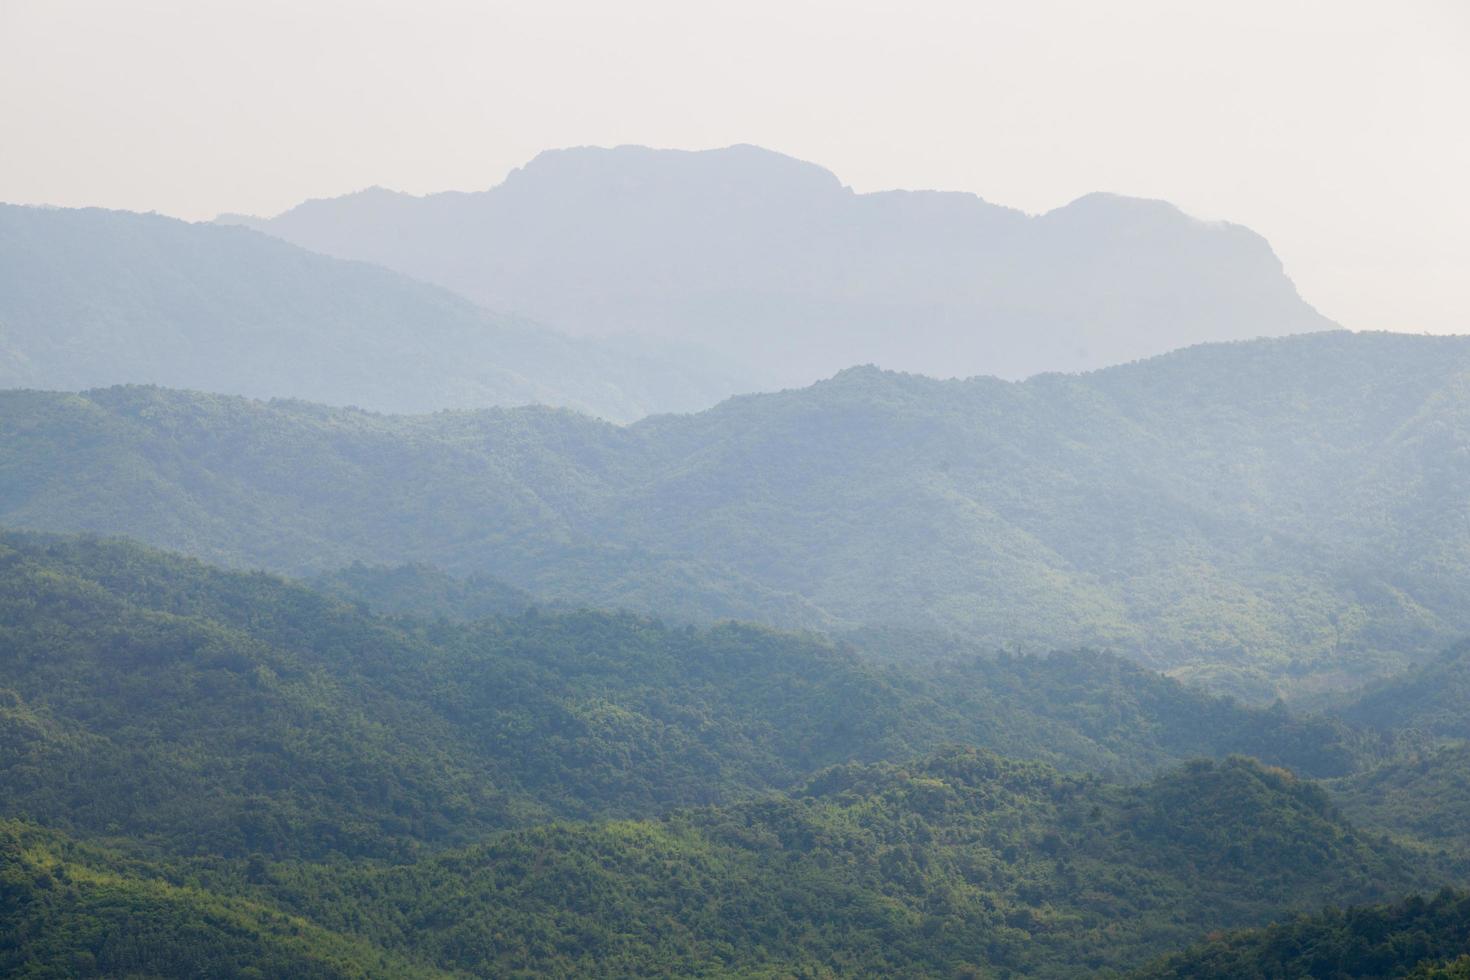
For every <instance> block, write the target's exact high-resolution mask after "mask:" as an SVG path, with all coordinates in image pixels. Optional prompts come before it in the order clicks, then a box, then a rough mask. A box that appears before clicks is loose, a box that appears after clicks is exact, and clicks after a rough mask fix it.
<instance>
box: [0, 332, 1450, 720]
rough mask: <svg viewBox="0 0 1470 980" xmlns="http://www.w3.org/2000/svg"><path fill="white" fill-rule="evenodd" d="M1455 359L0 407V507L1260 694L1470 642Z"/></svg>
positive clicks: (1313, 360) (225, 549)
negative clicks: (1023, 653) (603, 395)
mask: <svg viewBox="0 0 1470 980" xmlns="http://www.w3.org/2000/svg"><path fill="white" fill-rule="evenodd" d="M1467 372H1470V340H1467V339H1465V338H1436V337H1414V336H1406V335H1392V334H1350V333H1347V332H1328V333H1323V334H1317V335H1312V336H1304V337H1297V338H1288V339H1283V340H1271V341H1252V342H1243V343H1234V344H1225V345H1214V346H1203V347H1198V348H1193V349H1190V350H1186V351H1181V352H1178V353H1176V354H1172V355H1168V356H1165V357H1161V358H1156V359H1153V360H1149V361H1145V362H1142V363H1139V364H1135V365H1128V366H1124V367H1120V368H1114V369H1110V370H1107V371H1101V372H1097V373H1095V374H1090V375H1084V376H1079V377H1072V376H1058V375H1048V376H1043V377H1038V378H1035V379H1032V380H1031V381H1028V382H1025V383H1012V382H1003V381H999V380H995V379H974V380H970V381H948V382H945V381H936V380H933V379H928V378H922V377H917V376H912V375H900V374H894V373H885V372H881V371H878V370H876V369H872V368H863V369H854V370H850V371H846V372H843V373H842V374H840V375H838V376H837V377H835V378H833V379H831V380H829V381H826V382H823V383H821V384H818V385H815V386H813V387H811V388H807V389H802V390H798V391H789V392H783V393H779V394H771V395H754V396H746V397H741V398H736V399H733V400H731V401H729V402H726V403H724V404H723V405H721V406H719V407H718V408H716V409H713V410H710V411H707V412H704V413H700V414H696V415H689V416H665V417H659V418H653V419H648V420H645V421H643V422H640V423H638V424H635V425H632V426H629V427H618V426H613V425H608V424H606V423H600V422H596V421H594V420H591V419H588V418H585V417H583V416H579V415H576V414H574V413H571V412H564V411H563V412H557V411H550V410H546V409H524V410H511V411H507V410H496V411H484V412H478V413H455V414H441V415H436V416H420V417H385V416H375V415H370V414H365V413H361V412H354V411H345V410H334V409H328V408H323V407H320V406H314V405H305V404H281V403H276V404H263V403H260V402H251V401H246V400H242V399H234V398H224V397H219V396H212V395H195V394H188V393H182V392H174V391H166V390H158V389H147V388H115V389H108V390H99V391H93V392H89V393H86V394H84V395H79V396H76V395H60V394H47V393H27V392H7V393H4V394H0V427H3V428H0V435H3V439H0V475H3V477H4V478H3V480H0V521H3V522H5V523H6V524H9V525H11V526H20V527H33V528H39V529H46V530H64V531H76V530H91V531H102V532H107V533H124V534H128V535H132V536H135V537H137V538H139V539H141V540H143V541H147V542H149V543H153V544H156V545H161V546H166V547H171V548H178V549H183V550H186V551H189V552H191V553H194V554H196V555H200V556H202V557H205V558H208V559H210V560H222V561H227V562H230V563H234V564H243V565H248V566H257V565H264V566H266V567H269V568H274V569H279V570H282V571H287V572H293V573H307V572H321V571H327V570H330V569H332V568H335V567H338V566H341V565H346V564H348V563H350V562H352V561H355V560H363V561H371V562H388V563H397V562H405V561H419V562H428V563H430V564H433V565H437V566H440V567H442V568H445V569H447V570H449V571H452V572H455V573H457V574H468V573H481V574H490V575H493V576H495V577H497V578H500V579H503V580H505V581H507V582H508V583H510V584H511V585H513V586H517V587H521V588H524V589H528V590H529V591H530V592H532V593H534V594H537V595H540V596H543V597H546V598H549V599H555V600H562V601H567V602H572V603H585V604H589V605H593V606H604V607H607V606H612V607H616V606H626V607H630V608H633V609H637V610H640V611H646V612H652V613H658V614H661V615H667V616H672V617H676V618H683V619H692V620H696V621H698V620H711V619H718V618H722V617H736V618H744V619H755V620H758V621H761V622H765V623H770V624H774V625H778V626H788V627H789V626H802V627H816V628H821V629H832V630H839V631H840V630H846V629H853V628H857V627H863V626H901V627H905V628H909V629H921V630H937V631H940V632H943V633H958V634H961V635H964V636H967V637H970V638H973V639H976V640H979V641H982V642H983V643H986V644H992V645H1012V644H1019V645H1021V646H1023V647H1024V648H1027V649H1034V650H1045V649H1051V648H1055V647H1073V646H1077V645H1091V646H1101V647H1106V648H1111V649H1115V650H1118V651H1119V652H1122V653H1125V654H1127V655H1129V656H1132V657H1135V658H1138V659H1140V660H1142V661H1144V662H1146V663H1149V664H1152V665H1155V666H1158V667H1162V668H1168V669H1172V670H1175V671H1180V672H1182V673H1183V674H1184V675H1186V676H1189V677H1191V678H1194V679H1196V680H1200V681H1204V682H1207V683H1210V684H1212V685H1215V686H1216V687H1217V688H1220V689H1224V690H1232V691H1239V692H1242V693H1245V694H1248V695H1250V696H1252V697H1269V696H1272V695H1273V694H1274V693H1277V692H1287V691H1292V690H1305V691H1309V690H1313V689H1317V688H1323V687H1325V688H1333V687H1338V686H1345V685H1351V684H1353V683H1361V682H1362V681H1364V680H1367V679H1369V678H1372V677H1373V676H1376V675H1379V674H1382V673H1385V672H1387V671H1390V670H1392V669H1395V668H1397V667H1401V666H1403V665H1405V664H1407V663H1409V662H1411V661H1412V660H1414V659H1415V658H1417V657H1422V656H1425V655H1427V654H1429V653H1430V652H1432V651H1433V650H1434V649H1436V648H1437V647H1440V646H1443V645H1446V644H1448V643H1449V642H1450V641H1451V640H1453V639H1454V638H1456V637H1457V636H1458V635H1461V634H1463V633H1464V632H1467V631H1470V618H1467V614H1466V609H1465V605H1464V603H1463V602H1462V601H1461V599H1462V597H1463V595H1464V594H1465V591H1466V590H1467V589H1470V559H1467V555H1470V519H1467V517H1466V512H1465V501H1466V500H1467V499H1470V466H1467V465H1466V458H1467V457H1466V454H1465V453H1464V452H1463V451H1462V448H1461V447H1463V445H1464V444H1465V441H1466V438H1467V436H1466V432H1467V428H1466V424H1467V423H1466V419H1467V411H1470V400H1467V399H1466V397H1465V395H1464V379H1465V377H1466V376H1467Z"/></svg>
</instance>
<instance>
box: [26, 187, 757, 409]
mask: <svg viewBox="0 0 1470 980" xmlns="http://www.w3.org/2000/svg"><path fill="white" fill-rule="evenodd" d="M746 382H747V379H744V378H741V377H739V376H735V375H731V374H730V373H729V372H727V371H726V370H725V368H723V367H722V366H719V365H717V364H716V363H715V361H714V359H713V358H711V357H709V356H707V355H700V354H697V353H696V352H694V351H693V350H688V349H682V348H678V347H676V346H673V345H671V344H668V343H662V342H655V341H648V340H636V339H631V338H623V339H612V338H607V339H601V340H585V339H584V340H577V339H573V338H569V337H565V336H562V335H560V334H558V333H555V332H553V331H551V330H548V329H546V328H544V327H541V326H537V325H535V324H533V323H529V322H526V321H522V320H517V319H514V318H510V317H505V316H499V315H495V314H490V313H487V312H485V311H483V310H481V309H478V308H476V307H475V306H473V305H472V304H470V303H468V302H466V301H465V300H463V299H461V298H460V297H458V296H455V295H453V294H451V293H449V292H447V291H445V290H443V289H439V288H437V287H433V286H428V285H425V284H423V283H419V282H414V281H412V280H409V279H406V278H404V277H403V276H401V275H398V274H396V273H392V272H389V271H387V270H385V269H380V268H376V267H373V266H368V265H364V264H362V263H354V262H343V261H340V260H336V259H330V258H326V257H324V256H320V255H315V254H312V253H309V252H306V251H304V250H302V249H299V248H295V247H293V246H290V245H287V244H284V243H282V242H281V241H279V240H277V239H274V238H271V237H268V236H265V235H259V234H255V233H252V232H249V231H247V230H245V229H242V228H225V227H220V226H211V225H193V224H187V223H185V222H182V221H174V220H172V219H169V218H164V217H160V216H157V215H142V214H129V213H126V212H117V211H101V210H96V209H88V210H75V211H74V210H61V209H51V208H26V207H14V206H8V205H0V386H3V387H12V388H13V387H32V388H59V389H82V388H91V387H95V386H99V385H110V384H119V383H155V384H164V385H171V386H174V387H180V388H197V389H203V390H207V391H217V392H225V393H231V394H245V395H252V396H256V397H292V398H306V399H311V400H313V401H320V402H327V403H330V404H335V405H359V406H362V407H365V408H371V409H377V410H381V411H400V412H402V411H408V412H424V411H433V410H436V409H441V408H478V407H483V406H487V405H524V404H529V403H538V402H539V403H545V404H554V405H563V406H567V407H571V408H576V409H578V410H581V411H586V412H591V413H593V414H595V415H602V416H605V417H608V418H611V419H615V420H620V421H627V420H630V419H634V418H638V417H640V416H643V415H646V414H648V413H649V412H657V411H674V410H689V409H695V408H704V407H707V406H708V405H712V404H714V403H715V402H716V401H718V400H719V399H720V398H723V397H726V396H727V395H730V394H732V393H734V392H735V391H737V390H748V387H749V385H748V384H747V383H746Z"/></svg>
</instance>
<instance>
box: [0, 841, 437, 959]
mask: <svg viewBox="0 0 1470 980" xmlns="http://www.w3.org/2000/svg"><path fill="white" fill-rule="evenodd" d="M180 877H181V876H180V875H179V874H178V872H177V871H176V870H174V869H171V868H168V867H160V866H157V865H151V864H146V863H143V862H140V861H137V860H132V859H127V858H124V857H121V856H119V855H116V854H113V853H110V852H108V851H106V850H105V849H102V848H98V847H95V846H91V845H87V844H82V843H79V842H78V841H76V840H73V839H70V838H68V837H66V836H65V835H62V834H58V833H56V832H54V831H50V830H46V829H44V828H40V827H36V826H34V825H30V824H27V823H24V822H21V821H11V820H0V974H3V975H5V976H7V977H27V978H31V977H35V978H52V977H56V978H61V977H240V978H259V977H300V978H302V980H336V978H343V980H346V978H350V977H390V976H391V977H432V976H443V974H441V973H439V972H438V971H435V970H431V969H427V968H424V967H422V966H419V965H418V964H416V963H413V962H412V961H410V960H407V959H404V958H401V957H399V956H396V955H393V954H390V953H387V952H386V951H384V950H383V949H381V948H379V947H376V946H374V945H373V944H372V942H370V941H369V940H366V939H363V938H360V937H349V936H344V935H339V934H334V933H331V932H329V931H327V930H325V929H323V928H321V927H320V926H317V925H314V924H312V923H310V922H307V921H305V920H304V919H302V918H301V917H299V916H290V915H286V914H285V913H283V912H282V911H281V910H280V909H279V908H277V907H275V906H273V905H271V904H270V903H268V902H262V901H260V900H258V899H255V900H252V899H250V898H243V897H240V896H238V895H229V894H218V893H214V892H211V891H209V890H206V889H202V888H200V887H198V886H197V885H196V884H193V883H186V882H183V881H181V880H180Z"/></svg>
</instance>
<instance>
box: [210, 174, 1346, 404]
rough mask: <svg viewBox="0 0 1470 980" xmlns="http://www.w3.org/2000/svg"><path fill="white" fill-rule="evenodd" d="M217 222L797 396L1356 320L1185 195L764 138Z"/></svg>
mask: <svg viewBox="0 0 1470 980" xmlns="http://www.w3.org/2000/svg"><path fill="white" fill-rule="evenodd" d="M219 220H220V221H221V222H225V223H233V224H247V225H249V226H250V227H253V228H257V229H260V230H262V231H266V232H268V233H270V234H272V235H276V236H278V237H280V238H283V239H285V240H287V241H291V242H294V243H296V244H298V245H302V246H304V247H306V248H309V249H311V250H313V251H317V252H321V253H323V254H327V255H334V256H338V257H341V258H351V259H361V260H365V261H368V262H373V263H376V264H378V265H382V266H385V267H387V268H390V269H396V270H398V271H400V272H403V273H406V274H408V275H410V276H413V277H414V278H417V279H421V280H423V281H425V282H432V283H436V284H438V285H441V286H445V287H447V288H449V289H452V290H454V291H455V292H457V293H459V294H461V295H463V296H466V297H469V298H470V299H472V300H475V301H476V302H478V303H481V304H482V305H484V306H486V307H487V308H490V309H495V310H505V311H509V312H512V313H515V314H518V315H523V316H527V317H531V318H534V319H536V320H540V321H543V322H546V323H551V324H555V325H556V326H557V327H558V328H560V329H562V330H565V331H567V332H568V333H572V334H576V335H582V336H606V335H621V334H627V333H638V334H644V335H653V336H657V337H662V338H666V339H675V340H678V341H681V342H684V343H695V344H699V345H701V346H703V347H707V348H709V349H711V350H714V351H717V352H719V353H720V354H721V355H722V357H724V358H725V359H727V361H728V362H729V363H731V364H737V365H741V366H742V367H743V368H744V369H746V370H748V371H749V372H750V375H751V377H753V378H757V377H759V378H769V379H770V380H772V381H774V382H775V383H777V384H779V385H788V386H800V385H806V384H809V383H811V382H812V381H815V380H817V379H818V378H822V377H826V376H828V375H830V374H832V373H833V372H835V371H838V370H840V369H842V368H846V367H849V366H851V365H853V364H862V363H874V364H877V365H879V366H881V367H885V368H890V369H894V370H901V371H912V372H918V373H923V374H929V375H934V376H938V377H966V376H971V375H995V376H999V377H1003V378H1009V379H1020V378H1024V377H1028V376H1030V375H1032V374H1036V373H1039V372H1044V371H1077V370H1088V369H1092V368H1099V367H1105V366H1108V365H1111V364H1118V363H1123V362H1126V361H1130V360H1134V359H1137V358H1141V357H1147V356H1151V355H1154V354H1162V353H1164V352H1165V351H1168V350H1172V349H1174V348H1177V347H1184V346H1187V345H1190V344H1194V343H1199V342H1203V341H1224V340H1234V339H1244V338H1252V337H1258V336H1276V335H1282V334H1290V333H1301V332H1309V331H1317V330H1323V329H1328V328H1330V327H1332V326H1334V324H1332V323H1331V321H1329V320H1327V319H1326V318H1325V317H1323V316H1321V315H1320V314H1318V313H1317V312H1316V311H1315V310H1313V309H1312V308H1311V307H1310V306H1309V305H1308V304H1307V303H1305V302H1304V301H1303V300H1302V299H1301V297H1300V296H1299V295H1298V294H1297V291H1296V289H1295V287H1294V286H1293V285H1292V283H1291V281H1290V280H1289V279H1288V278H1287V276H1286V274H1285V273H1284V272H1283V270H1282V267H1281V263H1280V261H1279V260H1278V259H1277V257H1276V256H1275V254H1274V253H1273V252H1272V250H1271V248H1270V246H1269V245H1268V244H1267V243H1266V241H1265V240H1264V239H1262V238H1261V237H1260V236H1259V235H1257V234H1255V233H1254V232H1251V231H1250V230H1248V229H1246V228H1243V227H1241V226H1239V225H1232V224H1228V223H1224V222H1205V221H1200V220H1197V219H1194V218H1191V217H1189V216H1188V215H1186V214H1184V213H1183V212H1181V211H1180V210H1178V209H1177V208H1175V207H1174V206H1172V205H1170V204H1167V203H1165V202H1163V201H1154V200H1141V199H1137V198H1127V197H1121V196H1118V195H1113V194H1091V195H1088V196H1086V197H1082V198H1080V199H1078V200H1076V201H1073V202H1072V203H1070V204H1068V205H1066V206H1064V207H1060V208H1057V209H1055V210H1053V211H1049V212H1047V213H1045V214H1042V215H1037V216H1032V215H1027V214H1024V213H1022V212H1020V211H1016V210H1014V209H1011V208H1006V207H1001V206H998V205H994V204H990V203H988V202H986V201H984V200H982V199H981V198H979V197H976V196H975V195H973V194H965V193H952V192H937V191H886V192H880V193H863V194H859V193H856V192H854V191H853V190H852V189H851V188H849V187H845V186H843V184H842V183H841V181H840V180H839V179H838V178H837V177H836V176H835V175H834V174H832V173H831V172H830V171H827V170H824V169H822V168H821V167H818V166H816V165H813V164H810V163H805V162H802V161H799V160H795V159H792V158H791V157H787V156H783V155H781V154H779V153H773V152H771V151H768V150H763V149H760V148H758V147H754V146H731V147H727V148H725V149H721V150H708V151H702V152H687V151H675V150H655V149H649V148H647V147H638V146H620V147H616V148H612V149H602V148H595V147H580V148H574V149H565V150H553V151H548V152H545V153H542V154H541V155H539V156H538V157H536V158H535V159H534V160H532V161H531V162H530V163H528V164H527V165H526V166H524V167H522V168H520V169H518V170H515V171H513V172H512V173H511V174H510V176H509V177H507V178H506V180H505V181H504V182H503V183H501V184H500V185H498V186H495V187H492V188H490V189H489V190H483V191H472V192H457V191H456V192H445V193H439V194H430V195H427V196H424V197H414V196H412V195H408V194H402V193H395V192H392V191H388V190H384V189H381V188H374V189H371V190H367V191H362V192H359V193H356V194H349V195H346V196H344V197H339V198H334V199H329V200H314V201H308V202H306V203H304V204H301V205H299V206H298V207H295V208H293V209H291V210H289V211H287V212H285V213H284V214H280V215H278V216H276V217H274V218H270V219H257V218H251V217H247V216H242V215H224V216H221V218H220V219H219Z"/></svg>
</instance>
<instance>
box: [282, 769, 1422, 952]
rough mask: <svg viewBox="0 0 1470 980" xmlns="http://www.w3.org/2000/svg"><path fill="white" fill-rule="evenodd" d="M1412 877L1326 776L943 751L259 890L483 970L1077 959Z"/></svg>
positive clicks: (286, 868) (328, 922)
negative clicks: (1342, 814)
mask: <svg viewBox="0 0 1470 980" xmlns="http://www.w3.org/2000/svg"><path fill="white" fill-rule="evenodd" d="M1421 881H1422V878H1421V876H1420V872H1419V871H1418V870H1417V869H1416V868H1415V867H1414V866H1413V863H1412V862H1411V861H1410V859H1409V858H1408V856H1407V855H1405V854H1403V853H1400V852H1398V851H1396V850H1395V849H1394V848H1392V847H1389V846H1381V845H1374V844H1371V843H1370V842H1369V841H1367V840H1366V839H1363V838H1361V837H1360V836H1358V835H1357V834H1355V833H1354V832H1353V831H1352V829H1351V828H1350V827H1348V826H1347V825H1345V824H1343V823H1342V822H1341V821H1340V819H1338V818H1337V817H1336V816H1335V814H1334V813H1333V812H1332V810H1331V807H1330V806H1329V804H1328V803H1327V800H1326V797H1325V795H1324V794H1323V793H1322V792H1321V791H1320V790H1319V789H1317V788H1316V787H1315V786H1311V785H1308V784H1305V783H1301V782H1298V781H1296V780H1294V779H1293V778H1292V777H1290V776H1289V775H1286V774H1283V773H1280V772H1273V771H1271V770H1267V769H1263V768H1262V767H1260V766H1259V765H1257V764H1255V763H1252V762H1248V761H1245V760H1238V759H1236V760H1230V761H1227V762H1225V763H1221V764H1212V763H1207V762H1206V763H1199V764H1196V765H1192V766H1190V767H1188V768H1187V769H1185V770H1183V771H1179V772H1176V773H1174V774H1172V775H1169V776H1167V777H1164V778H1162V779H1160V780H1158V781H1156V782H1154V783H1151V784H1149V785H1147V786H1144V787H1140V788H1136V789H1130V790H1120V789H1117V788H1113V787H1108V786H1106V785H1103V784H1100V783H1098V782H1097V781H1095V780H1091V779H1077V778H1069V777H1064V776H1061V775H1059V774H1057V773H1056V772H1055V771H1053V770H1050V769H1048V768H1047V767H1045V766H1042V765H1039V764H1035V763H1013V762H1006V761H1004V760H1001V759H998V758H996V757H994V756H991V755H988V754H986V753H981V752H976V751H973V750H952V751H948V752H944V753H941V754H939V755H937V756H934V757H932V758H930V759H928V760H925V761H923V762H919V763H915V764H911V765H907V766H902V767H900V766H894V765H890V764H881V765H877V766H855V765H854V766H842V767H838V768H835V769H832V770H829V771H827V772H825V773H822V774H821V775H819V776H817V777H816V778H815V779H814V780H813V781H812V782H811V783H810V784H808V785H807V786H806V787H805V788H804V789H802V790H799V791H798V792H796V793H794V794H793V795H792V796H791V797H789V798H773V799H768V800H762V801H754V802H749V803H743V804H739V805H735V806H732V807H723V808H713V809H703V810H695V811H689V812H684V813H677V814H673V815H670V816H668V817H666V818H664V819H662V820H658V821H646V822H634V823H627V822H621V823H603V824H595V825H577V824H571V825H567V824H553V825H548V826H541V827H536V828H532V829H527V830H518V831H510V832H506V833H504V834H501V835H497V836H495V837H493V838H492V839H491V840H490V841H488V842H487V843H485V844H483V845H479V846H476V847H473V848H470V849H467V850H463V851H456V852H453V853H450V854H445V855H441V856H437V857H434V858H432V859H429V860H427V861H425V862H422V863H419V864H415V865H412V866H404V867H396V868H370V869H362V870H354V869H346V868H343V867H340V866H337V867H325V868H324V867H319V866H301V865H282V866H277V867H275V868H272V869H271V872H270V879H269V881H268V882H267V883H266V884H265V885H264V886H263V891H264V892H265V893H269V894H271V895H273V896H274V897H276V899H277V900H279V901H280V902H282V903H283V905H284V906H285V907H286V908H288V909H290V910H291V911H293V912H295V913H298V914H302V915H306V916H309V917H311V918H313V919H314V920H315V921H319V922H320V923H321V924H323V925H325V926H327V927H328V928H331V929H333V930H341V931H357V932H361V933H362V934H363V935H368V936H372V937H374V939H375V940H376V941H378V942H380V943H382V944H383V945H385V946H386V947H388V948H390V949H393V950H397V951H401V952H404V953H405V954H408V953H413V954H416V955H420V956H424V957H427V959H428V961H430V962H432V963H434V964H435V965H438V966H440V967H443V968H448V969H463V970H467V971H469V972H472V973H475V974H480V975H494V976H527V977H529V976H578V975H587V974H590V973H596V974H598V975H616V976H624V975H649V974H656V975H711V974H718V975H772V976H792V975H801V974H802V971H806V974H807V975H839V976H840V975H854V974H861V975H885V976H935V975H940V976H952V975H965V974H966V972H967V971H968V972H970V973H974V972H977V971H984V972H986V973H991V972H994V973H1008V972H1011V971H1015V972H1017V973H1026V974H1040V975H1062V974H1065V975H1075V974H1077V973H1079V972H1097V971H1099V970H1103V969H1108V968H1119V967H1126V966H1129V965H1133V964H1136V963H1138V962H1139V961H1140V960H1142V959H1145V958H1147V957H1148V956H1150V955H1153V954H1154V953H1156V952H1157V951H1159V950H1161V949H1166V948H1168V947H1169V946H1170V945H1173V944H1177V943H1179V942H1181V941H1184V940H1187V939H1189V938H1190V937H1192V936H1196V935H1199V934H1201V933H1203V932H1204V931H1205V930H1206V929H1208V928H1210V927H1212V926H1219V925H1241V924H1245V923H1252V922H1262V921H1265V920H1266V919H1268V918H1269V917H1271V916H1273V915H1277V914H1279V913H1281V912H1282V911H1284V910H1287V909H1290V908H1312V907H1316V906H1317V905H1319V904H1320V903H1322V902H1324V901H1326V900H1328V899H1336V898H1343V897H1348V896H1353V897H1356V898H1358V899H1360V900H1361V899H1371V898H1381V897H1384V896H1386V895H1388V894H1392V893H1395V892H1397V891H1399V890H1401V889H1403V888H1405V887H1411V886H1412V885H1413V884H1415V883H1419V882H1421Z"/></svg>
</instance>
